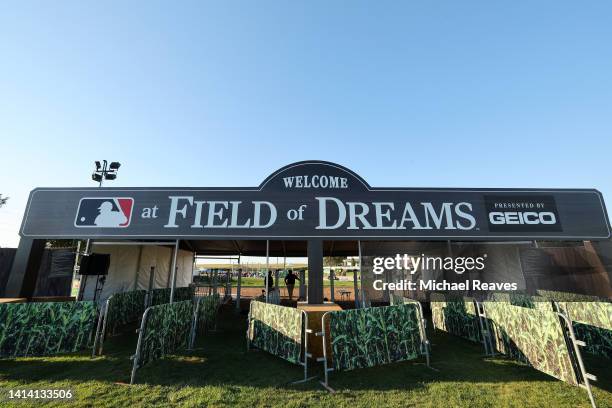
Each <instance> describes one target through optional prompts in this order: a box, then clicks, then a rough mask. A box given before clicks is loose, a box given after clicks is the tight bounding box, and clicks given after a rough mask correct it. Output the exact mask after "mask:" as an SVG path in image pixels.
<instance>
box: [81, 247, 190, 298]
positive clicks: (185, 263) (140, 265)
mask: <svg viewBox="0 0 612 408" xmlns="http://www.w3.org/2000/svg"><path fill="white" fill-rule="evenodd" d="M172 251H173V247H164V246H157V245H96V244H95V242H94V244H93V248H92V251H91V252H94V253H98V254H110V267H109V268H108V275H107V276H106V282H105V283H104V286H103V288H102V291H101V292H100V294H99V295H98V300H99V301H104V300H106V299H108V298H109V297H110V296H111V295H112V294H114V293H120V292H126V291H130V290H137V289H145V290H146V289H148V286H149V273H150V270H151V267H154V268H155V274H154V276H153V288H154V289H157V288H169V287H170V285H171V268H172ZM193 261H194V253H193V252H190V251H184V250H179V251H178V256H177V260H176V266H177V273H176V287H177V288H178V287H182V286H187V285H189V284H190V283H191V281H192V275H193ZM83 278H84V279H85V278H86V277H85V276H83ZM86 279H87V283H86V286H85V291H84V292H83V300H92V299H93V297H94V289H95V286H96V277H95V276H90V277H87V278H86Z"/></svg>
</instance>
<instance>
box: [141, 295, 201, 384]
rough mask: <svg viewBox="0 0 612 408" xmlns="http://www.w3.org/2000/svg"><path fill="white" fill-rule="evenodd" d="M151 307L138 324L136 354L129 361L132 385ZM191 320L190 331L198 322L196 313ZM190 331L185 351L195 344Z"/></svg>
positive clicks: (193, 334) (193, 336) (194, 335)
mask: <svg viewBox="0 0 612 408" xmlns="http://www.w3.org/2000/svg"><path fill="white" fill-rule="evenodd" d="M192 302H193V301H192ZM198 303H199V302H198ZM153 307H155V306H150V307H148V308H147V310H145V312H144V314H143V315H142V321H141V322H140V328H139V329H138V343H137V344H136V353H135V354H134V355H133V356H132V357H131V359H132V360H133V364H132V375H131V376H130V384H134V381H135V379H136V370H138V362H139V360H140V352H141V350H142V341H143V340H142V339H143V336H144V333H145V327H146V325H147V318H148V316H149V311H150V310H151V309H152V308H153ZM196 307H197V305H196ZM191 319H192V321H191V331H192V330H193V328H194V327H196V326H197V321H198V315H197V313H196V314H194V315H193V316H192V318H191ZM191 331H190V334H189V335H190V337H189V339H188V340H187V350H191V349H193V344H194V343H195V337H196V334H195V333H192V332H191Z"/></svg>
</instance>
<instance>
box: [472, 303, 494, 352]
mask: <svg viewBox="0 0 612 408" xmlns="http://www.w3.org/2000/svg"><path fill="white" fill-rule="evenodd" d="M474 304H475V307H476V314H477V315H478V324H479V326H480V333H481V337H482V345H483V347H484V349H485V356H494V355H495V348H494V347H493V339H492V338H491V328H490V327H489V319H487V313H486V311H485V308H484V305H483V304H482V303H480V302H479V301H477V300H474Z"/></svg>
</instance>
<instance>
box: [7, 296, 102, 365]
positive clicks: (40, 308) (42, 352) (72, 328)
mask: <svg viewBox="0 0 612 408" xmlns="http://www.w3.org/2000/svg"><path fill="white" fill-rule="evenodd" d="M95 318H96V306H95V304H94V302H49V303H46V302H45V303H4V304H0V357H22V356H46V355H51V354H57V353H67V352H74V351H78V350H80V349H83V348H85V347H87V346H88V342H89V340H90V336H91V334H92V332H93V329H94V325H95Z"/></svg>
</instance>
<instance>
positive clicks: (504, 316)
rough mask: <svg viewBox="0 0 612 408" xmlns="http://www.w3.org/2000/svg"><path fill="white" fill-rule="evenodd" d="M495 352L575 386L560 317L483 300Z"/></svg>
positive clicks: (550, 313)
mask: <svg viewBox="0 0 612 408" xmlns="http://www.w3.org/2000/svg"><path fill="white" fill-rule="evenodd" d="M483 304H484V309H485V313H486V314H487V319H489V323H490V326H491V327H492V332H493V337H494V345H495V347H496V349H497V351H499V352H501V353H503V354H506V355H508V356H509V357H512V358H515V359H519V360H521V361H524V362H526V363H528V364H530V365H531V366H532V367H533V368H535V369H536V370H539V371H542V372H543V373H546V374H548V375H551V376H553V377H555V378H557V379H559V380H561V381H565V382H567V383H570V384H572V385H578V380H577V378H576V372H575V371H574V366H573V363H572V357H571V355H570V352H569V350H568V346H567V342H566V338H565V334H564V330H563V328H562V326H561V323H560V320H559V316H558V315H557V313H555V312H552V311H545V310H537V309H529V308H526V307H520V306H514V305H509V304H507V303H504V302H484V303H483Z"/></svg>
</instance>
